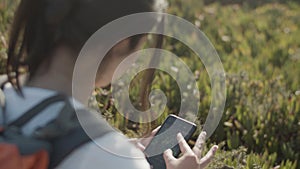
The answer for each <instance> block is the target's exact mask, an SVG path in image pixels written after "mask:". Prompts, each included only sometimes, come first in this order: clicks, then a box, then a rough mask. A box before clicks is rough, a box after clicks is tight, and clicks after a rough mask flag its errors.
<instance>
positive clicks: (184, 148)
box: [177, 133, 193, 154]
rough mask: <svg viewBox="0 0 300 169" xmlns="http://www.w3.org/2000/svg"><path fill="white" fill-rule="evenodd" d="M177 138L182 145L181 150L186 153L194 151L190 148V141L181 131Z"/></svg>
mask: <svg viewBox="0 0 300 169" xmlns="http://www.w3.org/2000/svg"><path fill="white" fill-rule="evenodd" d="M177 140H178V144H179V147H180V151H181V152H182V153H183V154H185V153H193V151H192V149H191V148H190V146H189V145H188V143H187V142H186V141H185V139H184V137H183V136H182V134H181V133H178V134H177Z"/></svg>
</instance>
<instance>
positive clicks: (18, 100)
mask: <svg viewBox="0 0 300 169" xmlns="http://www.w3.org/2000/svg"><path fill="white" fill-rule="evenodd" d="M4 93H5V98H6V108H7V109H6V110H7V121H8V122H11V121H14V120H16V119H17V118H18V117H20V116H21V115H22V114H23V113H25V112H26V111H27V110H29V109H30V108H31V107H33V106H35V105H36V104H38V103H39V102H40V101H42V100H44V99H46V98H47V97H50V96H52V95H53V94H55V91H51V90H46V89H41V88H32V87H24V88H23V93H24V98H22V97H20V96H19V95H17V94H16V92H15V91H14V90H13V89H12V88H6V89H5V90H4ZM62 106H63V103H55V104H53V105H51V106H49V107H48V108H47V109H46V110H44V111H42V112H41V113H40V114H38V115H37V116H35V117H34V118H33V119H31V120H30V121H29V122H28V123H27V124H26V125H25V126H24V127H23V128H22V131H23V133H24V134H25V135H30V134H31V133H32V132H33V131H34V130H35V129H36V128H38V127H40V126H44V125H45V124H47V123H48V122H49V121H50V120H52V119H54V118H56V116H57V115H58V112H59V110H60V109H61V108H62ZM1 111H2V110H1ZM1 111H0V112H1ZM0 120H1V121H0V124H1V123H2V113H1V116H0ZM119 168H124V169H150V166H149V164H148V162H147V160H146V159H145V157H144V154H143V152H142V151H140V150H139V149H137V148H136V147H135V146H134V145H133V144H131V143H130V142H129V141H128V139H127V138H126V137H125V136H124V135H122V134H121V133H117V132H111V133H108V134H106V135H104V136H102V137H100V138H97V139H96V140H94V142H89V143H86V144H84V145H82V146H80V147H79V148H77V149H76V150H74V151H73V152H72V153H71V154H70V155H69V156H67V157H66V158H65V159H64V160H63V161H62V162H61V163H60V164H59V166H58V167H57V169H119Z"/></svg>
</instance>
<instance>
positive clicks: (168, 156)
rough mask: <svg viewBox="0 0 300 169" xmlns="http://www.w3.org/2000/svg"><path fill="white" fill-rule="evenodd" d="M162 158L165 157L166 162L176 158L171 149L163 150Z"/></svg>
mask: <svg viewBox="0 0 300 169" xmlns="http://www.w3.org/2000/svg"><path fill="white" fill-rule="evenodd" d="M164 159H165V162H166V164H168V163H170V162H171V161H174V160H176V158H175V157H174V156H173V152H172V150H171V149H167V150H166V151H165V152H164Z"/></svg>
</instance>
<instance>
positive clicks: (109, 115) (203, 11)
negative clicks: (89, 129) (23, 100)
mask: <svg viewBox="0 0 300 169" xmlns="http://www.w3.org/2000/svg"><path fill="white" fill-rule="evenodd" d="M254 2H256V1H254ZM14 3H16V2H15V1H11V0H0V21H1V25H0V38H1V41H0V54H1V57H0V64H1V69H0V71H1V72H3V70H4V69H3V68H4V66H3V65H4V61H5V57H6V54H5V51H6V49H7V37H8V27H9V25H10V24H11V20H12V15H13V9H14V7H15V5H14ZM203 4H204V3H202V2H201V1H200V0H199V1H196V0H185V1H184V2H183V1H180V0H170V9H169V11H168V12H169V13H172V14H176V15H178V16H181V17H183V18H185V19H187V20H189V21H190V22H192V23H195V24H196V25H198V26H199V28H200V29H201V30H202V31H203V32H204V33H205V34H206V35H207V36H208V38H209V39H210V40H211V42H212V44H213V45H214V46H215V48H216V50H217V51H218V53H219V55H220V58H221V60H222V62H223V66H224V68H225V71H226V73H227V79H226V83H227V102H226V106H225V110H224V114H223V117H222V120H221V123H220V124H219V126H218V128H217V130H216V131H215V133H214V135H213V136H212V137H211V138H210V139H209V140H208V145H209V144H212V143H217V144H219V145H220V151H218V153H217V156H216V158H215V159H214V162H213V163H212V164H211V165H210V167H209V168H223V169H226V168H249V169H250V168H263V169H267V168H273V167H275V166H280V168H283V169H293V168H300V162H299V161H300V146H299V143H300V120H299V119H300V94H299V91H300V76H299V75H300V38H299V37H300V29H299V28H300V5H299V3H296V1H284V2H283V1H281V3H274V2H273V3H262V4H261V5H249V4H247V3H242V4H230V5H226V6H223V5H220V4H217V3H213V4H210V5H203ZM259 4H260V3H259ZM166 42H168V43H165V45H164V49H166V50H170V51H172V52H173V53H176V54H177V55H178V56H179V57H180V58H181V59H182V60H184V61H185V62H186V64H187V65H188V66H189V67H190V68H191V70H192V71H193V72H194V73H195V75H200V76H199V78H198V80H197V83H198V85H199V90H200V93H201V104H200V111H199V119H198V121H199V122H198V125H199V126H201V124H203V121H204V120H205V119H206V116H207V112H208V110H209V106H210V102H211V96H210V95H211V89H210V81H209V78H208V75H207V72H206V70H205V68H204V66H203V65H202V63H201V62H199V61H196V60H197V57H196V56H195V55H194V54H193V53H192V52H191V50H190V49H189V48H188V47H186V46H184V45H183V44H181V43H179V42H178V41H175V40H174V39H170V38H166ZM156 75H157V76H156V77H155V79H154V83H153V88H160V89H162V90H163V91H165V94H166V96H167V97H168V101H169V102H168V105H167V109H166V111H165V112H164V114H163V116H162V117H161V118H159V119H158V120H157V121H155V122H153V123H151V124H144V125H142V124H135V123H133V122H130V121H128V120H126V119H125V118H124V117H123V116H122V115H121V114H119V113H118V112H117V110H116V108H115V107H114V106H113V104H114V100H113V99H111V98H110V91H109V90H107V89H96V92H95V95H96V98H97V100H98V102H96V103H95V104H93V106H99V107H100V108H101V110H102V114H103V115H104V116H105V117H106V119H107V120H108V121H109V122H110V123H111V124H112V125H113V126H115V127H116V128H118V129H120V131H122V132H124V133H125V134H127V135H128V136H130V137H134V136H140V135H143V134H144V133H145V132H147V130H148V129H151V128H154V127H155V126H156V125H158V124H160V123H161V122H162V121H163V120H164V118H165V117H166V115H167V114H169V113H174V114H176V113H177V112H178V110H179V108H180V107H179V106H180V104H179V103H180V99H181V98H180V92H179V89H178V87H177V85H175V82H174V79H172V78H171V77H169V76H168V75H166V74H164V73H162V72H156ZM139 89H140V86H139V80H138V79H136V80H135V81H134V82H133V83H132V88H131V93H130V94H131V99H132V101H133V104H136V103H137V101H138V97H137V96H138V94H139ZM199 130H200V128H199V129H198V132H199ZM195 139H196V137H195V136H194V137H193V139H192V140H195ZM192 143H193V142H192V141H191V144H192ZM297 163H298V164H297Z"/></svg>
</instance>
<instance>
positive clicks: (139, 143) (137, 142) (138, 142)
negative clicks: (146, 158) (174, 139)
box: [129, 126, 160, 151]
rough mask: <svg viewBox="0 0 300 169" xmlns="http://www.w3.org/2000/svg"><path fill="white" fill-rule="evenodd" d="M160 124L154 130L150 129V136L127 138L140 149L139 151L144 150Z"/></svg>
mask: <svg viewBox="0 0 300 169" xmlns="http://www.w3.org/2000/svg"><path fill="white" fill-rule="evenodd" d="M159 128H160V126H158V127H157V128H155V129H154V130H152V132H151V134H150V136H148V137H145V138H139V139H137V138H133V139H129V141H130V142H131V143H132V144H134V145H135V146H136V147H137V148H138V149H140V150H141V151H144V150H145V148H146V147H147V146H148V144H149V143H150V141H151V140H152V139H153V137H154V136H155V134H156V133H157V131H158V130H159Z"/></svg>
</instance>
